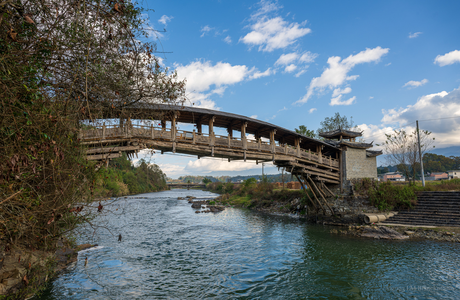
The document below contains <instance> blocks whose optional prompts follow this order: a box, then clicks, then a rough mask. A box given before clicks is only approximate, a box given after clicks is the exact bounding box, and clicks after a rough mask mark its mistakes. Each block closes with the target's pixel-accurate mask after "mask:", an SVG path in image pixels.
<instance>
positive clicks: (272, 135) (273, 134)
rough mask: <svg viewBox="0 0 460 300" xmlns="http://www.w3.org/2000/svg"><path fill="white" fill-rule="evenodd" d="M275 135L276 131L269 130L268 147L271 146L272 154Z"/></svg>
mask: <svg viewBox="0 0 460 300" xmlns="http://www.w3.org/2000/svg"><path fill="white" fill-rule="evenodd" d="M275 134H276V129H272V130H270V145H271V146H272V147H271V148H272V153H273V154H274V153H275Z"/></svg>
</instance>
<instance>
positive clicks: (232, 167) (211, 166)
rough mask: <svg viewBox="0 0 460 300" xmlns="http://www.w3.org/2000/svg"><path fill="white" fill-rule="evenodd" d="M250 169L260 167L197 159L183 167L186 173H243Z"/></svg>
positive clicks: (258, 167)
mask: <svg viewBox="0 0 460 300" xmlns="http://www.w3.org/2000/svg"><path fill="white" fill-rule="evenodd" d="M250 169H260V166H258V165H256V164H255V163H252V162H249V161H248V162H242V161H231V162H228V160H218V159H197V160H195V161H189V162H188V163H187V166H186V167H185V172H188V173H210V172H216V171H217V172H223V171H245V170H250Z"/></svg>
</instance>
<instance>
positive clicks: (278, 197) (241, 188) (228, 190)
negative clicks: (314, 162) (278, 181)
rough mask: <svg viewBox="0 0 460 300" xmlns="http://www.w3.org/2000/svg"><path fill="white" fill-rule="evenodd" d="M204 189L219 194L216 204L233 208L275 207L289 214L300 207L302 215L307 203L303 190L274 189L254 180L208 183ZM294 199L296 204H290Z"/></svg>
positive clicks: (264, 182) (272, 186)
mask: <svg viewBox="0 0 460 300" xmlns="http://www.w3.org/2000/svg"><path fill="white" fill-rule="evenodd" d="M206 188H207V189H208V190H209V191H211V192H214V193H218V194H221V196H220V197H218V198H216V202H219V203H220V204H223V205H231V206H235V207H243V208H256V209H263V208H268V207H270V206H275V205H276V206H278V211H279V212H290V211H292V210H296V209H297V206H298V205H300V206H301V208H302V209H301V210H300V213H301V214H302V213H303V214H304V213H305V206H306V205H308V203H309V200H308V196H307V195H306V194H305V192H304V191H303V190H288V189H276V188H275V186H274V185H273V184H272V183H269V182H266V181H262V182H260V183H257V180H256V179H254V178H249V179H246V180H245V181H244V182H243V183H242V184H234V183H231V182H227V183H223V182H210V183H208V184H207V185H206ZM309 193H310V191H309ZM309 195H310V197H313V196H312V195H311V194H309ZM294 199H299V202H298V204H296V205H294V204H292V203H291V202H292V201H293V200H294Z"/></svg>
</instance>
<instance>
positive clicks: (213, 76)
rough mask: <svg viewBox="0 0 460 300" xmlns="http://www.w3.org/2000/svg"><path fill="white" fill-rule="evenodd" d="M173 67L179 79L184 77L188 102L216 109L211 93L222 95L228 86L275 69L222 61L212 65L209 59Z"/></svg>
mask: <svg viewBox="0 0 460 300" xmlns="http://www.w3.org/2000/svg"><path fill="white" fill-rule="evenodd" d="M174 68H175V69H176V71H177V75H178V77H179V78H180V79H186V89H187V98H188V99H189V100H190V101H191V103H190V104H193V105H195V106H198V107H203V108H209V109H218V107H216V104H215V103H214V101H212V100H210V99H209V97H211V96H212V95H213V94H217V95H220V96H222V95H223V93H224V91H225V89H226V88H227V87H228V86H231V85H234V84H236V83H239V82H242V81H244V80H252V79H257V78H260V77H264V76H269V75H272V74H275V70H272V69H270V68H268V69H267V70H266V71H264V72H259V71H258V70H257V69H256V68H254V67H253V68H251V69H249V68H248V67H247V66H245V65H231V64H229V63H224V62H218V63H216V64H215V65H213V64H212V63H211V62H210V61H195V62H192V63H190V64H188V65H185V66H184V65H180V64H175V65H174Z"/></svg>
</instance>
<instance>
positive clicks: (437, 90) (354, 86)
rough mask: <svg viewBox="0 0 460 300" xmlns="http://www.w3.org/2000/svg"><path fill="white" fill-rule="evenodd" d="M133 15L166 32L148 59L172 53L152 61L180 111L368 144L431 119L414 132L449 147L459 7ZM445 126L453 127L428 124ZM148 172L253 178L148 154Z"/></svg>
mask: <svg viewBox="0 0 460 300" xmlns="http://www.w3.org/2000/svg"><path fill="white" fill-rule="evenodd" d="M142 5H143V7H145V8H147V9H153V10H154V11H149V14H148V16H149V22H150V23H149V25H150V26H151V27H152V28H154V29H157V30H160V29H163V28H166V32H165V33H159V34H158V38H159V40H157V42H158V50H159V51H166V52H171V51H172V52H173V53H166V54H159V56H161V57H162V58H163V63H164V64H165V65H166V66H168V67H170V68H172V69H176V70H177V72H178V75H179V76H180V77H181V78H186V79H187V95H188V98H189V105H191V104H192V103H194V105H195V106H200V107H205V108H212V109H218V110H222V111H227V112H232V113H236V114H241V115H245V116H252V117H254V118H257V119H260V120H264V121H268V122H271V123H274V124H276V125H279V126H283V127H285V128H289V129H294V128H296V127H298V126H299V125H306V126H307V128H309V129H316V128H317V127H318V126H319V123H320V122H321V121H322V120H324V118H325V117H329V116H332V115H334V113H335V112H340V114H341V115H346V116H347V117H353V120H354V122H355V124H356V125H358V126H359V127H360V128H361V129H362V130H364V138H365V139H366V141H369V142H370V141H375V142H374V143H378V142H379V141H382V140H383V137H384V133H389V132H391V130H392V129H393V128H398V127H400V126H402V125H405V124H407V123H413V122H415V120H417V119H418V120H428V119H436V120H431V121H421V122H420V125H421V127H422V128H423V129H427V130H431V131H432V132H433V135H434V136H435V137H436V147H438V148H443V147H449V146H454V145H460V126H459V124H460V90H459V87H460V22H459V21H458V11H460V2H459V1H260V2H258V1H236V0H232V1H158V2H153V1H148V2H143V3H142ZM152 39H156V37H155V36H153V35H152ZM446 117H458V118H451V119H442V120H439V119H440V118H446ZM413 126H414V125H409V126H407V127H405V128H406V129H408V130H410V129H411V128H412V127H413ZM183 128H185V127H183ZM149 157H150V156H149ZM151 160H152V162H155V163H157V164H158V165H160V167H162V169H163V170H164V171H165V172H166V174H167V175H168V176H170V177H173V178H175V177H178V176H180V175H187V174H191V175H198V174H199V175H205V174H209V175H237V174H259V173H260V172H261V166H260V165H258V166H256V165H255V164H253V163H243V162H232V163H227V162H226V161H222V160H211V159H200V160H197V159H196V158H194V157H186V156H178V155H176V156H173V155H159V154H155V155H153V156H151ZM266 170H267V171H268V172H269V173H273V172H276V169H275V168H270V167H268V166H267V169H266Z"/></svg>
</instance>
